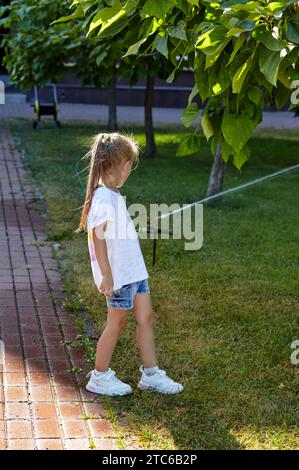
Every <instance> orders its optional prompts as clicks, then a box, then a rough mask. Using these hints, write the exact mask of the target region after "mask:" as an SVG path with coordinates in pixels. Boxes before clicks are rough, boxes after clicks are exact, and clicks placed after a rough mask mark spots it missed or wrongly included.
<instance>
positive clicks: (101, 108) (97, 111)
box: [0, 98, 299, 129]
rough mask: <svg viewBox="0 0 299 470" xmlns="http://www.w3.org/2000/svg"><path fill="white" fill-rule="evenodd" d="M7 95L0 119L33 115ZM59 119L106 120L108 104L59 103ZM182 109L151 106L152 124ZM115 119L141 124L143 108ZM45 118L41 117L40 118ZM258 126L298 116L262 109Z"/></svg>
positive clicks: (290, 125)
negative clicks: (262, 117)
mask: <svg viewBox="0 0 299 470" xmlns="http://www.w3.org/2000/svg"><path fill="white" fill-rule="evenodd" d="M9 100H10V98H8V99H7V104H5V105H3V104H2V105H0V119H7V118H10V117H22V118H26V119H27V118H28V119H32V120H33V119H34V112H33V108H31V107H30V104H29V103H14V102H12V101H9ZM59 107H60V110H59V119H60V121H61V122H62V123H63V121H68V120H82V121H96V120H99V121H105V122H106V121H107V119H108V107H107V106H105V105H92V104H75V103H74V104H73V103H61V104H60V105H59ZM181 114H182V109H178V108H154V110H153V116H154V123H155V124H181V120H180V116H181ZM117 117H118V122H119V123H121V124H126V123H127V124H132V123H135V124H142V123H143V122H144V110H143V107H142V106H118V107H117ZM44 119H45V118H44V117H43V118H42V120H44ZM259 127H273V128H275V129H299V117H297V118H294V113H292V112H290V113H287V112H268V111H267V112H265V113H264V120H263V122H262V123H261V124H260V126H259Z"/></svg>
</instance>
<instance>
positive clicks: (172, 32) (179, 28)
mask: <svg viewBox="0 0 299 470" xmlns="http://www.w3.org/2000/svg"><path fill="white" fill-rule="evenodd" d="M167 32H168V34H169V36H172V37H174V38H178V39H182V40H183V41H187V36H186V31H185V23H184V21H183V20H180V21H179V22H178V23H177V24H176V25H175V26H170V27H169V28H168V31H167Z"/></svg>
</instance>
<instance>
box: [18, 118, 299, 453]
mask: <svg viewBox="0 0 299 470" xmlns="http://www.w3.org/2000/svg"><path fill="white" fill-rule="evenodd" d="M10 127H11V129H12V130H13V132H14V134H15V135H16V136H17V137H18V146H19V148H20V149H22V150H23V151H24V152H25V156H26V159H25V161H26V165H27V166H28V167H30V169H31V172H32V175H33V177H34V178H35V179H36V181H37V183H38V185H39V187H40V189H41V192H42V194H43V197H44V198H45V201H46V205H47V211H48V216H49V223H48V227H47V229H48V234H49V235H48V236H49V240H56V241H60V242H61V244H62V248H63V253H64V258H65V263H66V266H67V269H66V271H67V273H68V274H67V277H66V283H67V285H68V286H73V287H74V288H75V289H76V291H77V292H78V293H79V294H80V295H81V298H82V301H83V304H84V305H86V307H87V309H88V312H89V316H90V319H91V321H92V323H93V325H94V327H95V329H96V330H97V332H98V333H99V334H100V333H101V331H102V329H103V327H104V325H105V319H106V303H105V300H104V298H103V297H100V296H99V295H98V293H97V291H96V288H95V286H94V284H93V279H92V274H91V269H90V264H89V257H88V251H87V239H86V234H80V235H76V234H74V233H73V230H74V229H75V228H76V227H77V224H78V221H79V215H80V209H79V208H80V206H81V204H82V202H83V198H82V194H81V192H80V186H79V183H78V180H77V178H76V177H75V173H76V169H75V163H76V160H77V159H78V158H79V157H81V156H83V154H84V153H85V152H86V151H87V150H88V142H89V139H90V137H91V136H92V135H93V134H95V133H96V132H99V131H102V130H104V128H103V127H102V126H101V124H98V123H94V124H93V123H75V122H68V123H64V124H63V127H62V128H61V129H60V130H57V129H56V128H54V127H52V125H51V124H50V123H49V124H44V125H43V126H42V128H41V129H40V130H37V131H35V130H33V129H32V127H31V123H30V122H29V121H25V120H21V119H20V120H12V121H10ZM124 130H129V131H133V132H134V135H135V137H136V138H137V139H138V141H139V142H140V143H141V145H143V144H144V134H143V131H142V129H141V128H135V127H134V128H132V127H130V128H129V129H128V128H126V129H124ZM182 132H185V130H183V129H181V128H179V127H178V128H175V127H173V128H169V127H159V128H157V132H156V140H157V145H158V155H157V158H156V159H154V160H152V161H147V160H141V161H140V164H139V166H138V169H137V170H136V171H135V172H134V173H133V174H132V176H131V177H130V178H129V180H128V182H127V183H126V185H125V186H124V188H123V190H122V193H123V194H125V195H126V196H127V203H128V204H131V203H133V202H141V203H145V204H146V205H148V204H149V203H153V202H166V203H173V202H177V203H180V204H183V203H189V202H192V201H194V200H199V199H200V198H201V197H204V196H205V192H206V188H207V182H208V176H209V171H210V166H211V162H212V157H211V155H210V153H209V150H208V147H207V146H206V145H204V144H203V146H202V149H201V150H200V152H199V153H198V154H197V155H194V156H189V157H184V158H178V157H176V156H175V150H176V145H175V139H176V138H177V137H178V135H179V134H180V133H182ZM250 147H251V151H252V157H251V159H250V161H248V162H247V163H246V164H245V165H244V167H243V170H242V172H241V173H240V172H238V171H237V170H236V169H235V168H234V167H233V166H232V165H230V166H229V168H228V171H227V174H226V178H225V185H224V186H225V187H224V189H225V188H229V187H232V186H236V185H239V184H242V183H243V182H246V181H249V180H251V179H253V178H257V177H259V176H263V175H266V174H268V173H272V172H274V171H277V170H279V169H281V168H284V167H286V166H288V165H294V164H296V163H298V162H299V150H298V149H299V136H298V133H296V132H295V131H277V130H263V131H259V132H256V134H255V136H254V138H253V139H252V140H251V142H250ZM298 183H299V171H298V170H295V171H293V172H292V173H289V174H285V175H283V176H281V177H278V178H275V179H273V180H269V181H267V182H265V183H264V184H258V185H255V186H251V187H249V188H248V189H245V190H244V191H241V192H238V193H234V194H231V195H227V196H226V197H225V198H223V199H222V200H221V201H218V202H214V203H211V204H209V205H206V206H205V207H204V244H203V247H202V249H201V250H199V251H195V252H194V251H193V252H192V251H185V250H184V249H183V243H184V242H183V241H178V240H159V241H158V253H157V254H158V259H157V264H156V265H155V266H154V267H152V265H151V258H152V241H151V240H142V241H141V246H142V249H143V253H144V256H145V260H146V262H147V266H148V270H149V275H150V278H149V282H150V287H151V291H152V301H153V306H154V309H155V311H156V316H157V326H156V342H157V351H158V359H159V364H160V367H162V368H164V369H166V371H167V372H168V373H169V375H170V376H171V377H173V378H174V379H176V380H178V381H182V382H183V383H184V384H185V391H184V392H183V393H182V394H179V395H176V396H164V395H157V394H152V393H150V392H140V391H139V390H137V389H136V388H135V391H134V393H133V395H132V396H130V397H125V398H124V397H122V398H113V399H112V398H111V399H110V398H105V399H102V400H101V402H102V403H104V406H105V409H106V413H107V416H109V417H110V418H111V419H112V420H113V422H114V423H115V427H116V429H117V430H118V436H119V445H120V446H123V447H126V446H131V445H133V444H134V445H136V446H138V447H140V448H146V449H244V448H245V449H295V448H298V442H299V431H298V423H299V416H298V415H299V413H298V386H299V366H295V365H292V364H291V363H290V355H291V352H292V350H291V347H290V343H291V342H292V341H293V340H295V339H299V321H298V278H299V276H298V274H299V273H298V242H299V229H298V218H299V198H298ZM134 329H135V321H134V318H133V315H132V314H131V315H130V318H129V322H128V327H127V329H126V331H125V332H124V334H123V336H122V337H121V339H120V342H119V344H118V347H117V349H116V352H115V355H114V357H113V361H112V364H111V367H112V368H113V369H114V370H116V371H117V373H118V375H119V377H120V378H121V379H122V380H124V381H127V382H128V383H130V384H131V385H132V386H134V387H135V384H136V383H137V381H138V379H139V375H140V373H139V372H138V367H139V365H140V359H139V356H138V352H137V349H136V345H135V341H134ZM296 393H297V396H296Z"/></svg>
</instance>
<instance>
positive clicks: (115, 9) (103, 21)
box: [87, 2, 126, 36]
mask: <svg viewBox="0 0 299 470" xmlns="http://www.w3.org/2000/svg"><path fill="white" fill-rule="evenodd" d="M125 14H126V10H125V9H123V8H122V7H121V3H120V2H116V5H114V6H112V7H108V8H102V9H101V10H100V11H99V12H98V13H97V14H96V15H95V16H94V18H93V19H92V21H91V23H90V26H89V30H88V32H87V36H89V34H90V33H91V32H92V31H93V30H94V29H96V28H99V27H100V26H101V27H102V29H106V28H108V27H110V25H112V24H113V23H114V22H115V21H117V20H118V19H119V18H121V17H122V16H124V15H125Z"/></svg>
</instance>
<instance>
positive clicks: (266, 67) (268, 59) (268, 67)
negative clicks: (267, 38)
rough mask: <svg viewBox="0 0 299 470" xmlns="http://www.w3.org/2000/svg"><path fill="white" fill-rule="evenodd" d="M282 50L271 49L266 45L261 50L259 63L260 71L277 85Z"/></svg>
mask: <svg viewBox="0 0 299 470" xmlns="http://www.w3.org/2000/svg"><path fill="white" fill-rule="evenodd" d="M280 61H281V58H280V52H275V51H269V49H266V48H265V47H264V48H263V49H262V50H261V51H260V57H259V65H260V71H261V72H262V74H263V75H264V76H265V77H266V79H267V80H268V82H270V83H272V85H274V86H276V83H277V76H278V71H279V64H280Z"/></svg>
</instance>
